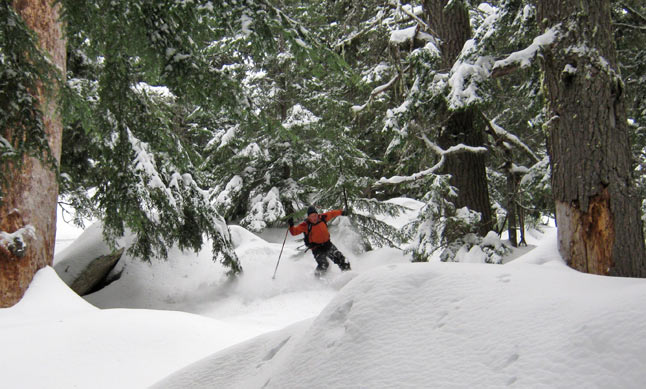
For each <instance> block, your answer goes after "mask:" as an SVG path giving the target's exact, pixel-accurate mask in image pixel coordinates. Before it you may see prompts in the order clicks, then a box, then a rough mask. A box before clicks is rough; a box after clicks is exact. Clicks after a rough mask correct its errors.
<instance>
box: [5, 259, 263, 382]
mask: <svg viewBox="0 0 646 389" xmlns="http://www.w3.org/2000/svg"><path fill="white" fill-rule="evenodd" d="M255 334H257V332H256V330H255V329H250V328H249V327H248V326H244V325H239V324H238V325H230V324H225V323H223V322H221V321H217V320H213V319H209V318H206V317H201V316H197V315H191V314H187V313H180V312H165V311H151V310H126V309H110V310H100V309H97V308H95V307H93V306H92V305H90V304H88V303H87V302H85V301H84V300H83V299H82V298H80V297H79V296H78V295H76V294H75V293H74V292H72V290H71V289H69V288H68V287H67V285H65V283H64V282H63V281H62V280H61V279H60V278H59V277H58V276H57V274H56V272H55V271H54V269H52V268H51V267H48V268H45V269H42V270H40V271H39V272H37V273H36V276H35V278H34V280H33V282H32V283H31V284H30V286H29V288H28V289H27V292H26V294H25V296H24V297H23V299H22V300H21V301H20V302H19V303H18V304H16V305H15V306H14V307H11V308H5V309H0V345H2V352H1V353H0V366H1V367H2V368H1V369H0V371H2V386H3V387H6V388H43V387H46V388H61V389H64V388H120V387H121V388H122V387H129V388H143V387H147V386H148V385H150V384H152V383H154V382H155V381H157V380H159V377H163V376H165V375H166V374H168V372H170V371H174V370H177V369H179V368H181V367H183V366H185V365H187V364H189V363H191V362H194V361H195V360H198V359H200V358H203V357H205V356H207V355H209V354H211V353H212V352H213V350H217V349H222V348H225V347H227V346H231V345H233V344H236V343H238V342H241V341H243V340H245V339H249V338H250V337H251V336H253V335H255Z"/></svg>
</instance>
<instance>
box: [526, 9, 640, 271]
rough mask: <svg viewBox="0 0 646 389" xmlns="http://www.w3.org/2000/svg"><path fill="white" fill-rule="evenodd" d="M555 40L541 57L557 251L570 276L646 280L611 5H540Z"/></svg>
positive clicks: (542, 18)
mask: <svg viewBox="0 0 646 389" xmlns="http://www.w3.org/2000/svg"><path fill="white" fill-rule="evenodd" d="M536 5H537V12H538V15H537V16H538V17H537V19H538V20H539V21H542V22H543V23H544V25H543V26H542V27H543V28H545V29H548V28H554V29H556V30H557V39H556V41H555V42H554V43H553V45H552V47H551V49H550V50H547V51H546V52H545V53H543V57H542V58H543V61H542V67H543V71H544V73H545V76H544V90H545V96H546V98H547V100H548V101H547V103H548V115H549V117H550V119H549V121H548V122H547V124H546V125H545V130H546V132H547V137H548V151H549V154H550V163H551V168H552V189H553V193H554V196H555V201H556V220H557V223H558V237H559V250H560V252H561V255H563V257H564V258H565V259H566V261H567V262H568V264H569V265H570V266H572V267H573V268H575V269H577V270H580V271H584V272H589V273H594V274H605V275H618V276H633V277H646V265H645V257H644V239H643V236H642V225H641V224H642V223H641V218H640V216H641V211H640V200H639V199H638V198H637V196H636V195H635V191H634V187H633V183H632V179H631V174H630V172H631V159H630V158H631V157H630V156H631V153H630V145H629V137H628V125H627V121H626V119H627V118H626V111H625V107H624V103H623V96H622V87H623V84H622V82H621V79H620V77H619V70H618V66H617V57H616V50H615V47H614V41H613V38H612V30H611V23H610V1H608V0H605V1H602V0H584V1H567V2H563V1H558V0H541V1H538V2H537V3H536Z"/></svg>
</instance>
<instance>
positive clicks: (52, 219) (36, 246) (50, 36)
mask: <svg viewBox="0 0 646 389" xmlns="http://www.w3.org/2000/svg"><path fill="white" fill-rule="evenodd" d="M13 7H14V9H15V10H16V11H17V12H18V14H20V15H21V16H22V18H23V19H24V20H25V22H26V24H27V25H28V26H29V27H30V28H31V29H33V30H34V31H35V32H36V34H37V35H38V37H39V42H40V46H41V48H42V49H43V50H44V51H46V52H48V53H49V55H50V59H51V61H52V63H53V64H54V65H56V66H57V67H58V68H60V70H61V72H62V74H64V72H65V60H66V53H65V41H64V40H63V35H62V28H61V24H60V22H59V14H58V8H59V7H58V6H56V7H55V6H54V1H53V0H48V1H45V0H15V1H14V2H13ZM34 93H35V94H36V96H37V98H38V101H39V104H40V109H41V111H42V112H43V122H44V125H45V130H46V134H47V138H48V140H49V147H50V149H51V152H52V154H53V156H54V158H56V160H57V161H58V160H60V154H61V140H62V124H61V121H60V118H59V117H58V115H57V112H56V109H57V104H56V102H55V101H47V100H46V97H45V96H46V95H45V92H44V88H43V87H42V86H41V87H39V88H38V90H37V91H34ZM9 131H10V130H9ZM6 168H8V169H16V167H15V166H14V165H9V166H7V167H6ZM13 177H14V181H13V182H12V183H11V184H10V186H9V187H8V188H5V194H6V195H5V197H4V198H3V199H2V202H1V203H0V231H4V232H5V233H14V232H16V231H20V230H21V229H22V230H23V231H29V230H31V231H33V234H25V235H24V237H25V238H26V239H25V247H24V250H6V249H4V248H2V249H1V250H0V307H9V306H12V305H14V304H16V303H17V302H18V301H20V299H21V298H22V296H23V294H24V293H25V291H26V290H27V287H28V286H29V283H30V282H31V280H32V279H33V276H34V274H35V273H36V271H38V270H39V269H41V268H43V267H45V266H47V265H51V264H52V261H53V256H54V241H55V234H56V201H57V198H58V183H57V178H56V172H55V171H52V169H51V168H50V167H49V166H47V165H45V164H43V163H41V162H40V161H39V160H37V159H34V158H29V157H25V160H24V163H23V165H22V167H21V169H20V171H15V170H14V171H13Z"/></svg>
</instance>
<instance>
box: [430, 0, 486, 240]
mask: <svg viewBox="0 0 646 389" xmlns="http://www.w3.org/2000/svg"><path fill="white" fill-rule="evenodd" d="M447 3H448V1H447V0H425V1H424V8H425V12H426V15H427V19H428V21H429V25H430V27H431V29H432V30H433V31H434V32H435V33H436V34H437V35H438V38H439V40H440V41H441V42H442V43H441V47H440V51H441V52H442V68H443V69H446V70H447V71H448V70H449V69H451V68H452V67H453V64H454V63H455V61H456V59H457V57H458V56H459V55H460V52H461V51H462V47H463V46H464V43H465V42H466V41H467V40H468V39H469V38H471V24H470V21H469V12H468V10H467V9H466V8H465V7H463V6H462V5H461V4H457V3H456V4H453V5H452V6H451V7H449V8H445V7H446V5H447ZM446 116H447V120H446V122H445V125H444V126H443V128H442V131H441V134H440V137H439V139H438V144H439V146H440V147H441V148H443V149H448V148H449V147H451V146H455V145H459V144H465V145H468V146H483V145H484V141H485V139H484V134H483V132H482V130H480V129H478V128H477V127H476V126H475V124H474V122H475V120H474V118H475V113H474V111H473V110H472V109H465V110H462V111H459V112H448V109H447V112H446ZM443 173H446V174H450V175H451V177H452V178H451V185H453V186H455V187H456V188H457V190H458V198H457V199H456V201H455V205H456V207H458V208H461V207H465V206H466V207H468V208H469V209H471V210H474V211H477V212H480V215H481V227H480V232H481V233H482V234H483V235H484V234H486V233H487V232H488V231H489V230H490V229H491V227H492V220H491V205H490V203H489V188H488V184H487V175H486V168H485V156H484V155H483V154H472V153H457V154H453V155H449V156H447V159H446V163H445V165H444V171H443Z"/></svg>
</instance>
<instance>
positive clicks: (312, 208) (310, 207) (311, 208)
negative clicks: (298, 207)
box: [307, 205, 318, 216]
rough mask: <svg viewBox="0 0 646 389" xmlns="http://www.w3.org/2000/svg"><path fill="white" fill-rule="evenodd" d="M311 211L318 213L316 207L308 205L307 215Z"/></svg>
mask: <svg viewBox="0 0 646 389" xmlns="http://www.w3.org/2000/svg"><path fill="white" fill-rule="evenodd" d="M311 213H318V212H316V208H314V206H313V205H310V206H309V207H307V216H309V215H310V214H311Z"/></svg>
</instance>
